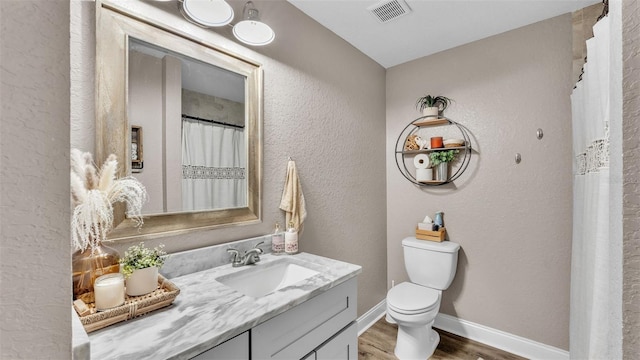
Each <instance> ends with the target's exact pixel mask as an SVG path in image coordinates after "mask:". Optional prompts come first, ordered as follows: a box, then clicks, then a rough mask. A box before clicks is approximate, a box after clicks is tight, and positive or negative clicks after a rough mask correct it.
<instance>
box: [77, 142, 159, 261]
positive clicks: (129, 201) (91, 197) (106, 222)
mask: <svg viewBox="0 0 640 360" xmlns="http://www.w3.org/2000/svg"><path fill="white" fill-rule="evenodd" d="M117 169H118V161H117V159H116V156H115V155H113V154H112V155H109V157H108V158H107V160H106V161H105V162H104V164H103V165H102V168H100V170H99V171H98V170H97V168H96V166H95V164H94V163H93V156H92V155H91V153H88V152H85V153H83V152H82V151H80V150H78V149H73V150H71V201H72V204H73V206H74V210H73V215H72V217H71V234H72V236H71V239H72V245H73V247H74V248H75V250H80V251H85V250H87V249H91V251H92V252H93V250H94V249H95V248H96V247H97V246H98V245H99V244H100V242H102V241H103V240H104V239H106V237H107V234H108V233H109V232H110V231H111V229H112V228H113V204H115V203H117V202H124V203H125V204H126V206H127V216H128V217H129V218H131V219H132V220H134V221H136V223H137V225H138V226H142V222H143V221H142V214H141V211H142V205H143V204H144V202H145V201H146V200H147V191H146V189H145V188H144V185H142V183H140V181H138V179H136V178H134V177H132V176H128V177H124V178H120V179H116V171H117Z"/></svg>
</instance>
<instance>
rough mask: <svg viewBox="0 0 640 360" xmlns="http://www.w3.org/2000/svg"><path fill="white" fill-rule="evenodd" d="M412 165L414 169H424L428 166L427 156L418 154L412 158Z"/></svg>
mask: <svg viewBox="0 0 640 360" xmlns="http://www.w3.org/2000/svg"><path fill="white" fill-rule="evenodd" d="M413 166H415V167H416V169H426V168H428V167H429V156H428V155H427V154H418V155H416V157H414V158H413Z"/></svg>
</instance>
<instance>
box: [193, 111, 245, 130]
mask: <svg viewBox="0 0 640 360" xmlns="http://www.w3.org/2000/svg"><path fill="white" fill-rule="evenodd" d="M182 117H183V118H186V119H190V120H198V121H204V122H209V123H213V124H218V125H224V126H230V127H234V128H238V129H244V125H236V124H229V123H226V122H224V121H218V120H211V119H203V118H199V117H197V116H191V115H186V114H182Z"/></svg>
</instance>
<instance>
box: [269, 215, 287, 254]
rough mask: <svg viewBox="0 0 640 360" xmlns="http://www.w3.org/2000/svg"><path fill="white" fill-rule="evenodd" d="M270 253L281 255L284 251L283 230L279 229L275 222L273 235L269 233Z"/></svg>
mask: <svg viewBox="0 0 640 360" xmlns="http://www.w3.org/2000/svg"><path fill="white" fill-rule="evenodd" d="M271 253H273V255H282V253H284V232H282V230H280V224H279V223H277V222H276V227H275V230H274V231H273V235H271Z"/></svg>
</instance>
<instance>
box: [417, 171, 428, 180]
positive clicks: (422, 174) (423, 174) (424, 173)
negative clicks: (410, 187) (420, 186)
mask: <svg viewBox="0 0 640 360" xmlns="http://www.w3.org/2000/svg"><path fill="white" fill-rule="evenodd" d="M431 175H432V174H431V169H416V180H418V181H429V180H431Z"/></svg>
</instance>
